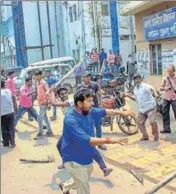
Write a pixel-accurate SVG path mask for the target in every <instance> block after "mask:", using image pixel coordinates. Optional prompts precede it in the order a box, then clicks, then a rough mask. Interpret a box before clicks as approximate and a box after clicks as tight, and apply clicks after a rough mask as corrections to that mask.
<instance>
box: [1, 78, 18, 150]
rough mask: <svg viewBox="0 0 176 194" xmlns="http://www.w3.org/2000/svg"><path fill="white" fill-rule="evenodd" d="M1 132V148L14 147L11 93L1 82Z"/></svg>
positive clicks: (3, 82)
mask: <svg viewBox="0 0 176 194" xmlns="http://www.w3.org/2000/svg"><path fill="white" fill-rule="evenodd" d="M1 130H2V139H3V146H4V147H7V146H11V147H12V148H14V147H15V128H14V108H13V101H12V94H11V91H10V90H9V89H7V88H5V81H4V80H2V81H1Z"/></svg>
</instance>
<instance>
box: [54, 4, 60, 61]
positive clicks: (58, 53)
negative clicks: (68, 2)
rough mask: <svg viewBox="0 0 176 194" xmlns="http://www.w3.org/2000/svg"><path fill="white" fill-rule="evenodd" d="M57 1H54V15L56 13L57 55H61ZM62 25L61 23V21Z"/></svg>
mask: <svg viewBox="0 0 176 194" xmlns="http://www.w3.org/2000/svg"><path fill="white" fill-rule="evenodd" d="M56 6H57V4H56V1H54V15H55V22H56V40H57V55H58V57H60V44H59V38H60V36H59V30H58V20H57V9H56ZM59 26H60V23H59Z"/></svg>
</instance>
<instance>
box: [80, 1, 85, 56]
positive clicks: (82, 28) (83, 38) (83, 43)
mask: <svg viewBox="0 0 176 194" xmlns="http://www.w3.org/2000/svg"><path fill="white" fill-rule="evenodd" d="M80 5H81V11H80V13H79V15H80V14H81V30H82V45H83V55H84V53H85V52H86V40H85V24H84V7H83V2H82V1H81V2H80Z"/></svg>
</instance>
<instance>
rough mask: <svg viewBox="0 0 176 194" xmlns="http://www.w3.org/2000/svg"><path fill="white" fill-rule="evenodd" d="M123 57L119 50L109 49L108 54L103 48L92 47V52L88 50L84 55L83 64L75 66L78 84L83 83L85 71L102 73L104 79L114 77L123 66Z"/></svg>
mask: <svg viewBox="0 0 176 194" xmlns="http://www.w3.org/2000/svg"><path fill="white" fill-rule="evenodd" d="M122 64H123V62H122V57H121V55H120V53H119V52H116V53H115V54H114V53H113V52H112V50H109V53H108V54H107V53H106V52H105V51H104V49H103V48H102V49H101V51H97V49H96V48H95V49H92V51H91V52H89V51H86V52H85V55H84V57H83V61H82V65H80V66H78V67H77V68H75V77H76V85H78V84H80V83H81V78H82V76H83V74H84V72H85V71H86V70H87V71H90V72H92V73H94V74H100V75H101V76H102V78H103V79H107V80H109V79H113V77H114V76H117V75H118V73H119V68H120V67H121V66H122Z"/></svg>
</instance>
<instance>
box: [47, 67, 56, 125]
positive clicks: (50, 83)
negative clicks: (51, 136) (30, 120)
mask: <svg viewBox="0 0 176 194" xmlns="http://www.w3.org/2000/svg"><path fill="white" fill-rule="evenodd" d="M45 73H46V78H45V81H46V83H47V84H48V86H49V88H51V87H52V86H54V84H55V83H57V81H59V80H56V79H55V78H54V77H52V76H51V71H50V70H49V69H47V70H46V71H45ZM52 107H53V116H52V117H50V120H51V121H55V120H56V119H57V108H56V106H52Z"/></svg>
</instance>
